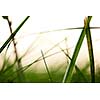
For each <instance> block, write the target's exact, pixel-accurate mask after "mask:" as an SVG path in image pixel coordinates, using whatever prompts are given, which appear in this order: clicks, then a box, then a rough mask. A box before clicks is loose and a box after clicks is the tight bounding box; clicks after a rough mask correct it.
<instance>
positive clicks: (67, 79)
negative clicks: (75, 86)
mask: <svg viewBox="0 0 100 100" xmlns="http://www.w3.org/2000/svg"><path fill="white" fill-rule="evenodd" d="M90 21H91V17H89V18H88V20H87V23H88V24H89V23H90ZM86 28H88V27H87V26H86V27H83V30H82V32H81V35H80V37H79V40H78V42H77V44H76V47H75V50H74V53H73V56H72V60H71V62H70V65H69V66H68V67H67V68H66V71H65V74H64V77H63V81H62V82H63V83H65V82H71V78H72V74H73V69H74V67H75V62H76V59H77V56H78V54H79V51H80V48H81V45H82V43H83V40H84V37H85V34H86Z"/></svg>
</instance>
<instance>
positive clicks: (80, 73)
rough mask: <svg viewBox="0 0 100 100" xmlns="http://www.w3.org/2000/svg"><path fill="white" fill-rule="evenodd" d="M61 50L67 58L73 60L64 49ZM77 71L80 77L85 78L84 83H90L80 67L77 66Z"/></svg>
mask: <svg viewBox="0 0 100 100" xmlns="http://www.w3.org/2000/svg"><path fill="white" fill-rule="evenodd" d="M60 49H61V51H62V52H63V53H64V54H65V55H66V57H68V58H69V60H72V59H71V57H70V56H69V55H68V54H67V53H66V52H65V51H64V50H63V49H62V48H60ZM75 70H76V73H78V75H80V76H81V77H82V78H83V80H84V82H88V80H87V79H86V77H85V75H84V74H83V73H82V71H81V70H80V69H79V67H78V66H77V65H75Z"/></svg>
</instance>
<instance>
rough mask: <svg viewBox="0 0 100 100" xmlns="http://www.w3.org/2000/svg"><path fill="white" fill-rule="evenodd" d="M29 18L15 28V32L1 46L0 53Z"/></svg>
mask: <svg viewBox="0 0 100 100" xmlns="http://www.w3.org/2000/svg"><path fill="white" fill-rule="evenodd" d="M29 17H30V16H27V17H26V18H25V19H24V20H23V21H22V23H21V24H20V25H19V26H18V27H17V28H16V30H15V31H14V32H13V33H12V34H11V35H10V37H9V38H8V39H7V40H6V42H5V43H4V44H3V45H2V47H1V48H0V53H1V52H2V51H3V49H4V48H5V47H6V46H7V44H8V43H9V42H10V41H11V40H12V39H13V38H14V36H15V35H16V33H17V32H18V31H19V30H20V28H21V27H22V26H23V25H24V23H25V22H26V21H27V20H28V18H29Z"/></svg>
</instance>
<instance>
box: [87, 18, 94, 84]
mask: <svg viewBox="0 0 100 100" xmlns="http://www.w3.org/2000/svg"><path fill="white" fill-rule="evenodd" d="M86 20H87V19H86ZM86 22H87V21H86ZM86 24H87V29H86V39H87V45H88V52H89V59H90V70H91V82H92V83H94V82H95V65H94V55H93V46H92V38H91V32H90V29H89V28H90V27H89V23H86Z"/></svg>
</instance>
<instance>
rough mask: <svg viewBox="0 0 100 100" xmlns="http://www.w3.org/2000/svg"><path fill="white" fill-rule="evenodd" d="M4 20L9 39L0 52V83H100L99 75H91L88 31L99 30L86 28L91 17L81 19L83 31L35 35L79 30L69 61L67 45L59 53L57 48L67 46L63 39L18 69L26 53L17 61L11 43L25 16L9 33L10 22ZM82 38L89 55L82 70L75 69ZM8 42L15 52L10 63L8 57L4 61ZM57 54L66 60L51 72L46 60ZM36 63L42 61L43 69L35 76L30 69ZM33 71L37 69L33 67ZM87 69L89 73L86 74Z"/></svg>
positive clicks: (23, 22) (90, 46)
mask: <svg viewBox="0 0 100 100" xmlns="http://www.w3.org/2000/svg"><path fill="white" fill-rule="evenodd" d="M2 17H3V18H4V19H5V20H7V22H8V25H9V29H10V32H11V35H10V37H9V38H8V39H7V40H6V41H5V43H4V44H3V45H2V46H1V48H0V53H2V52H3V50H4V49H5V48H6V52H5V55H4V57H3V59H4V60H3V64H2V67H1V70H0V82H4V83H5V82H7V83H8V82H10V83H11V82H13V83H22V82H26V83H27V82H35V83H36V82H39V83H44V82H45V83H52V82H53V83H61V82H62V83H66V82H68V83H70V82H86V83H88V82H92V83H95V82H100V75H99V73H100V72H99V71H98V72H97V73H96V72H95V70H96V69H95V62H94V53H93V45H92V38H91V32H90V30H91V29H100V27H90V22H91V19H92V16H88V17H86V18H85V19H84V27H77V28H66V29H58V30H51V31H45V32H40V33H39V34H43V33H48V32H56V31H63V30H66V31H67V30H75V29H78V30H79V29H82V32H81V34H80V36H79V39H78V41H77V44H76V46H75V50H74V52H73V56H72V57H70V55H69V52H68V49H67V45H66V49H62V48H61V47H60V44H61V43H62V42H65V43H67V39H66V38H65V39H63V40H62V41H60V42H59V43H57V44H54V46H53V47H51V48H49V49H48V50H47V51H46V52H44V51H42V50H41V51H40V52H41V56H40V57H38V58H37V59H36V60H33V62H31V63H30V64H27V65H24V66H23V65H21V60H22V59H23V58H24V56H25V55H26V54H27V53H28V51H29V48H27V49H28V50H27V51H26V52H25V54H24V55H23V56H22V57H19V55H18V51H17V47H16V43H15V38H14V37H15V36H16V34H17V32H18V31H19V30H20V29H21V27H22V26H23V25H24V24H25V23H26V21H27V20H28V19H29V16H27V17H26V18H25V19H24V20H23V21H22V22H21V23H20V24H19V26H18V27H17V28H16V30H15V31H14V32H12V28H11V22H10V21H9V18H8V16H2ZM85 36H86V40H87V48H88V54H89V62H88V64H86V66H83V67H82V68H81V67H80V66H77V65H76V60H77V57H78V55H79V51H80V49H81V46H82V43H83V40H84V38H85ZM11 42H13V47H14V50H15V57H16V59H15V60H14V61H13V62H11V61H10V59H9V57H7V56H6V55H7V51H8V49H9V47H10V44H11ZM56 47H58V48H59V49H60V51H58V52H55V53H52V54H49V55H47V54H48V53H49V52H50V51H51V50H53V49H55V48H56ZM59 53H62V54H64V55H65V57H66V62H65V64H61V65H59V66H57V68H55V66H56V65H53V66H54V67H53V69H51V67H50V66H49V64H48V63H47V60H46V59H47V58H50V57H52V56H55V55H57V54H59ZM62 60H63V59H62ZM39 61H42V62H43V63H44V65H43V66H42V65H41V66H42V68H44V70H45V71H42V70H40V72H38V71H37V70H36V68H33V69H31V66H34V65H35V64H36V63H38V62H39ZM35 67H37V66H35ZM89 69H90V71H89Z"/></svg>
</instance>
